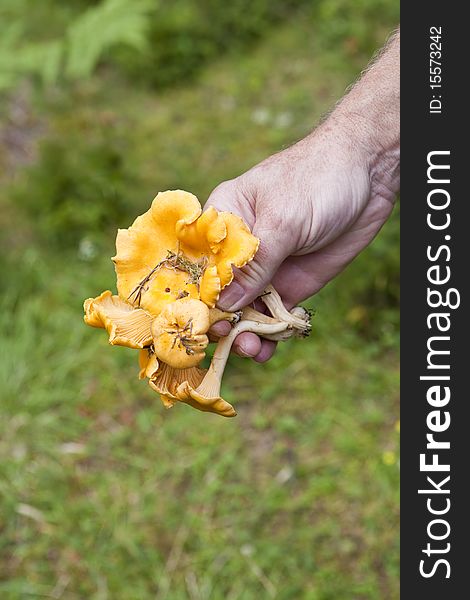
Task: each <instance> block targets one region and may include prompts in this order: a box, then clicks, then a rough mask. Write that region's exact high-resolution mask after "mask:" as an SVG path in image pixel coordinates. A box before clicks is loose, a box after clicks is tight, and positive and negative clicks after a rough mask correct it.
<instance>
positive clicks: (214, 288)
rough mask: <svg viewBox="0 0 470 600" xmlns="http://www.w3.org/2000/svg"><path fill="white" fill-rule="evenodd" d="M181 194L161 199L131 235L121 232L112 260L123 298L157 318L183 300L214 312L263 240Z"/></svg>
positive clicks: (165, 194) (167, 194)
mask: <svg viewBox="0 0 470 600" xmlns="http://www.w3.org/2000/svg"><path fill="white" fill-rule="evenodd" d="M201 213H202V209H201V205H200V204H199V201H198V199H197V198H196V196H194V195H193V194H190V193H189V192H184V191H181V190H176V191H168V192H161V193H159V194H158V195H157V196H156V198H155V199H154V201H153V202H152V206H151V208H150V209H149V210H148V211H147V212H146V213H144V214H143V215H141V216H140V217H137V219H136V220H135V221H134V223H133V224H132V225H131V227H129V228H128V229H120V230H119V231H118V235H117V238H116V256H114V257H113V261H114V263H115V268H116V274H117V287H118V293H119V295H120V297H121V298H122V299H123V300H125V301H129V302H131V303H132V304H134V305H135V306H138V307H142V308H144V309H145V310H147V311H148V312H150V313H151V314H153V315H155V316H158V314H159V313H160V312H161V311H162V309H163V308H164V306H165V305H166V304H169V303H170V302H174V301H175V300H178V299H180V298H185V297H190V298H195V299H200V300H202V301H203V302H204V303H205V304H207V306H209V307H213V306H215V303H216V301H217V299H218V297H219V294H220V291H221V290H222V289H223V288H224V287H225V286H226V285H228V284H229V283H230V282H231V281H232V279H233V271H232V266H235V267H242V266H243V265H245V264H246V263H247V262H248V261H249V260H251V259H252V258H253V256H254V255H255V253H256V251H257V249H258V245H259V240H258V239H257V238H256V237H255V236H253V235H252V234H251V232H250V230H249V229H248V227H247V226H246V225H245V223H244V222H243V220H242V219H241V218H240V217H237V216H236V215H232V214H231V213H218V212H217V211H216V210H215V209H214V208H209V209H208V210H207V211H206V212H204V213H203V214H201Z"/></svg>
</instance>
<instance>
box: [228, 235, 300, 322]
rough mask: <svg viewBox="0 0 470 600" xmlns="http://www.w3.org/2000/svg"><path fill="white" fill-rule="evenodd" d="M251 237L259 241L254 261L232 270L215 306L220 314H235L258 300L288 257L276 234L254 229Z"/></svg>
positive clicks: (287, 251) (284, 245) (283, 244)
mask: <svg viewBox="0 0 470 600" xmlns="http://www.w3.org/2000/svg"><path fill="white" fill-rule="evenodd" d="M253 234H254V235H255V236H256V237H258V238H259V239H260V245H259V249H258V252H257V253H256V254H255V257H254V258H253V260H252V261H250V262H249V263H248V264H247V265H245V266H244V267H243V268H242V269H235V276H234V279H233V281H232V283H230V285H228V286H227V287H226V288H225V289H224V290H223V291H222V293H221V295H220V298H219V301H218V306H219V307H220V308H221V309H223V310H227V311H228V310H230V311H234V310H239V309H240V308H243V307H244V306H247V305H248V304H250V303H251V302H253V300H255V299H256V298H257V297H258V296H260V295H261V294H262V293H263V292H264V290H265V288H266V286H267V285H268V284H269V283H271V281H272V279H273V277H274V275H275V274H276V272H277V270H278V269H279V267H280V266H281V264H282V263H283V261H284V260H285V258H286V257H287V256H288V254H290V252H289V250H288V249H287V248H286V244H285V241H284V243H283V241H282V240H281V239H280V237H279V236H278V235H276V232H273V231H269V232H267V231H266V230H261V231H260V228H257V227H256V225H255V227H254V228H253Z"/></svg>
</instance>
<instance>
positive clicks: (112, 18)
mask: <svg viewBox="0 0 470 600" xmlns="http://www.w3.org/2000/svg"><path fill="white" fill-rule="evenodd" d="M152 8H154V2H152V1H151V0H133V1H129V0H105V1H104V2H102V3H101V4H99V5H98V6H95V7H93V8H89V9H88V10H87V11H86V12H85V13H83V15H81V16H80V17H79V18H78V19H76V20H75V21H74V23H72V25H71V26H70V27H69V29H68V31H67V36H66V48H67V50H66V64H65V75H66V76H67V77H70V78H72V79H76V78H80V77H87V76H88V75H90V74H91V73H92V71H93V69H94V68H95V66H96V64H97V63H98V61H99V59H100V57H101V56H102V54H103V53H104V52H105V51H106V50H108V49H109V48H110V47H112V46H114V45H116V44H125V45H127V46H131V47H133V48H135V49H137V50H142V49H143V48H144V47H145V44H146V33H147V24H148V13H149V11H150V10H151V9H152Z"/></svg>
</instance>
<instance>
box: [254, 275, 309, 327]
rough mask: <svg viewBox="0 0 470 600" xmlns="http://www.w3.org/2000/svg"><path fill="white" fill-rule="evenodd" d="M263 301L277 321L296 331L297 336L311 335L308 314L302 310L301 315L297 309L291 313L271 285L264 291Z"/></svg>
mask: <svg viewBox="0 0 470 600" xmlns="http://www.w3.org/2000/svg"><path fill="white" fill-rule="evenodd" d="M261 300H262V301H263V302H264V303H265V304H266V306H267V307H268V309H269V311H270V312H271V314H272V316H273V317H274V318H275V319H278V320H279V321H285V322H286V323H287V324H288V325H290V326H291V327H292V328H293V329H294V330H295V333H296V334H297V335H299V336H301V337H306V336H308V335H309V334H310V331H311V325H310V315H309V314H308V312H307V311H305V310H302V314H300V311H298V310H295V309H293V310H292V312H289V311H288V310H287V308H286V307H285V306H284V304H283V302H282V300H281V297H280V296H279V294H278V293H277V291H276V290H275V288H274V287H273V286H272V285H271V284H269V285H268V286H267V287H266V289H265V290H264V294H263V295H262V296H261ZM296 308H297V307H296Z"/></svg>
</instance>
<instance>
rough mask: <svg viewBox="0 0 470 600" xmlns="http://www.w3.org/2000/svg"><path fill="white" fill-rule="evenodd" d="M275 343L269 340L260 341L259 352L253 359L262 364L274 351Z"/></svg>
mask: <svg viewBox="0 0 470 600" xmlns="http://www.w3.org/2000/svg"><path fill="white" fill-rule="evenodd" d="M276 347H277V342H272V341H271V340H261V350H260V351H259V352H258V354H257V355H256V356H255V357H254V360H255V361H256V362H258V363H264V362H266V361H268V360H269V359H270V358H271V357H272V356H273V354H274V352H275V351H276Z"/></svg>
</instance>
